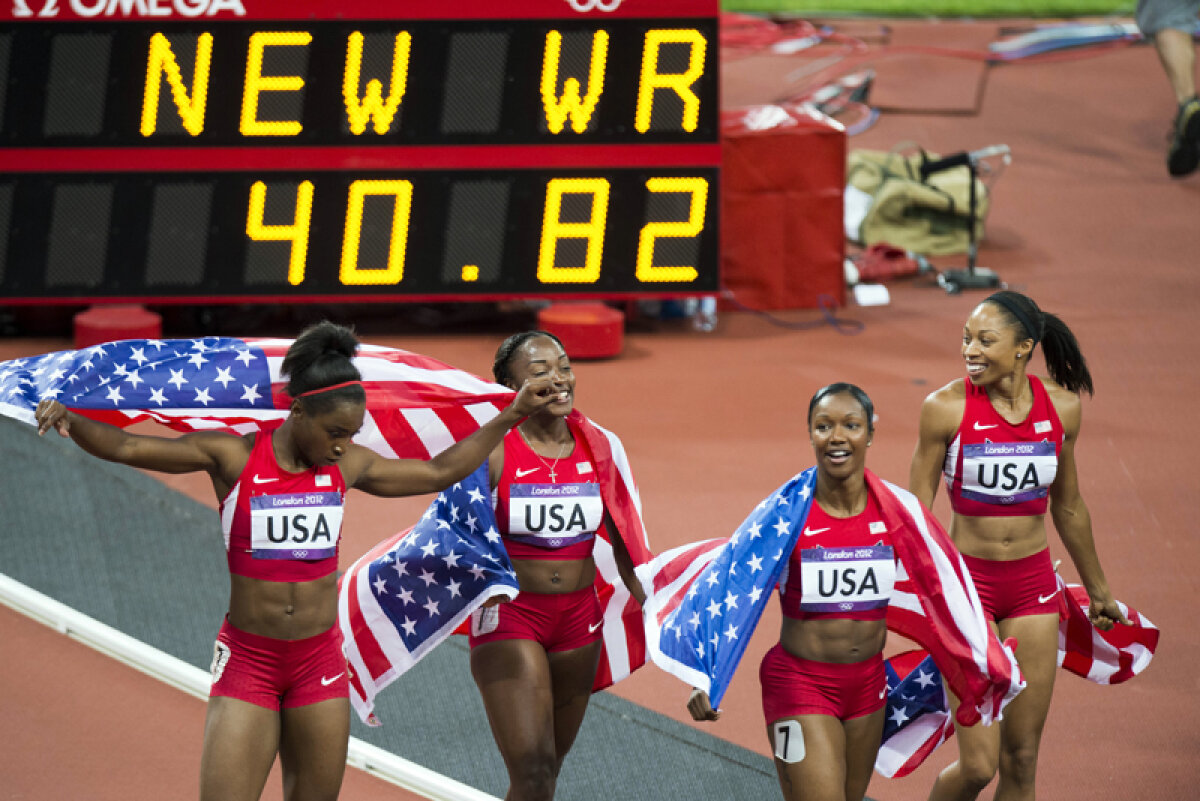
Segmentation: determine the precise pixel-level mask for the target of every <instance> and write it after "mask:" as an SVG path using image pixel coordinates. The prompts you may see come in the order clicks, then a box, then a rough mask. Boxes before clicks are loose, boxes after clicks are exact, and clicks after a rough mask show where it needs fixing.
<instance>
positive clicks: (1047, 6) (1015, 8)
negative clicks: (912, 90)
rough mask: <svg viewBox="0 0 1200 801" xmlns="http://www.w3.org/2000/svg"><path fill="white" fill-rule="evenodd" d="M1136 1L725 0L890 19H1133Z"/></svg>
mask: <svg viewBox="0 0 1200 801" xmlns="http://www.w3.org/2000/svg"><path fill="white" fill-rule="evenodd" d="M1135 4H1136V3H1135V0H920V1H919V2H912V0H721V9H722V10H723V11H742V12H751V13H762V14H788V15H799V16H802V17H821V16H832V15H852V16H886V17H973V18H984V17H1094V16H1106V15H1110V14H1118V15H1121V16H1132V15H1133V10H1134V6H1135Z"/></svg>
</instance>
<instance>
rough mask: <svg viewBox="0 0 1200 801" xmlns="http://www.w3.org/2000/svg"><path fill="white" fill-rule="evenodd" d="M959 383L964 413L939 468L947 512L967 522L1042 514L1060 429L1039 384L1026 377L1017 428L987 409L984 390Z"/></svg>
mask: <svg viewBox="0 0 1200 801" xmlns="http://www.w3.org/2000/svg"><path fill="white" fill-rule="evenodd" d="M964 384H965V385H966V386H965V391H966V395H967V402H966V408H965V409H964V411H963V419H962V422H961V423H959V426H958V432H957V433H956V434H955V435H954V441H953V442H951V443H950V447H949V448H947V449H946V463H945V465H943V467H942V473H943V474H944V475H945V477H946V488H947V490H948V492H949V494H950V507H951V508H952V509H953V510H954V511H955V513H957V514H960V515H966V516H968V517H1018V516H1020V517H1024V516H1029V515H1044V514H1045V513H1046V507H1047V505H1048V501H1049V494H1050V485H1051V484H1053V483H1054V478H1055V476H1057V475H1058V454H1059V453H1060V452H1061V451H1062V444H1063V427H1062V422H1061V421H1059V419H1058V412H1057V411H1055V409H1054V404H1053V403H1052V402H1051V401H1050V395H1049V394H1048V393H1047V392H1046V388H1045V386H1043V385H1042V381H1041V379H1039V378H1037V377H1035V376H1030V377H1029V386H1030V389H1032V390H1033V408H1032V409H1030V410H1029V415H1028V416H1027V417H1026V418H1025V419H1024V420H1023V421H1022V422H1020V423H1017V424H1013V423H1010V422H1008V421H1007V420H1005V419H1004V418H1003V417H1001V416H1000V414H999V413H998V412H997V411H996V410H995V409H993V408H992V402H991V400H989V398H988V394H987V390H986V389H985V388H983V387H977V386H975V385H973V384H972V383H971V381H970V379H967V380H966V381H964Z"/></svg>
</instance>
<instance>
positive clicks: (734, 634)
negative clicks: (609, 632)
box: [638, 468, 816, 709]
mask: <svg viewBox="0 0 1200 801" xmlns="http://www.w3.org/2000/svg"><path fill="white" fill-rule="evenodd" d="M815 482H816V469H815V468H809V469H808V470H805V471H804V472H803V473H800V474H799V475H797V476H794V477H793V478H792V479H790V480H789V481H788V482H787V483H785V484H784V485H783V486H782V487H780V488H779V489H777V490H776V491H775V492H773V493H771V494H770V495H769V496H767V497H766V498H765V499H764V500H763V501H762V502H761V503H759V504H758V506H757V507H755V509H754V511H752V512H751V513H750V515H749V516H748V517H747V518H746V519H745V521H743V522H742V524H741V525H740V526H739V527H738V529H737V530H736V531H735V532H734V534H733V536H732V537H730V538H728V539H727V540H725V539H718V540H709V541H707V542H705V543H694V544H691V545H685V546H682V547H680V548H675V549H673V550H671V551H667V552H666V553H664V554H662V555H660V556H658V557H657V558H655V559H654V560H652V561H651V562H650V563H649V564H648V565H644V566H642V567H640V568H639V569H638V575H639V577H640V578H641V580H642V584H643V585H645V586H647V587H650V588H652V589H653V591H652V592H651V593H650V594H649V596H648V597H647V599H646V638H647V646H648V648H649V650H650V654H651V658H652V659H653V660H654V662H655V663H656V664H657V665H658V666H659V667H661V668H663V669H664V670H666V671H667V672H668V673H671V674H672V675H674V676H677V677H678V678H680V679H682V680H683V681H684V682H687V683H688V684H690V685H692V686H693V687H699V688H700V689H702V690H704V691H705V692H706V693H708V696H709V699H710V702H711V703H712V705H713V708H714V709H715V708H717V706H718V705H719V704H720V703H721V698H722V697H723V696H724V694H725V690H726V689H727V688H728V687H729V682H730V681H731V680H732V678H733V674H734V671H735V670H736V669H737V666H738V662H739V661H740V660H741V658H742V654H743V653H744V652H745V650H746V645H747V644H748V643H749V640H750V636H751V634H753V632H754V628H755V626H757V625H758V621H759V618H761V617H762V613H763V610H764V609H765V608H766V605H767V603H768V602H769V600H770V596H771V593H772V591H773V590H774V589H775V586H776V585H777V584H778V583H779V576H780V573H781V572H782V570H783V567H784V565H785V564H786V563H787V559H788V557H789V556H790V555H791V552H792V548H793V547H794V546H795V542H796V536H797V534H798V532H799V531H800V529H801V527H802V526H803V525H804V521H805V520H806V519H807V518H808V510H809V507H810V506H811V505H812V495H813V487H814V485H815Z"/></svg>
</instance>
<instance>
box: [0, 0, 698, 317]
mask: <svg viewBox="0 0 1200 801" xmlns="http://www.w3.org/2000/svg"><path fill="white" fill-rule="evenodd" d="M0 2H7V3H10V4H11V5H10V6H9V7H8V8H3V9H0V304H50V303H78V302H96V301H106V302H118V301H121V302H153V303H233V302H237V303H256V302H271V303H277V302H291V303H297V302H299V303H304V302H330V301H346V302H364V301H392V302H396V301H416V300H420V301H435V300H498V299H505V298H518V297H545V298H582V297H594V298H617V297H639V296H647V297H679V296H687V295H701V294H710V293H714V292H716V291H717V288H718V265H719V257H718V243H717V231H718V218H717V209H718V206H719V203H718V199H719V197H718V189H719V187H718V179H719V166H720V142H719V132H718V118H719V114H718V107H717V102H718V101H717V98H718V69H717V65H718V61H719V52H718V42H717V34H718V30H717V14H718V4H717V0H519V1H518V2H506V3H505V2H495V0H454V1H453V2H447V3H431V2H429V1H428V0H394V1H393V2H387V0H349V1H342V2H334V0H0Z"/></svg>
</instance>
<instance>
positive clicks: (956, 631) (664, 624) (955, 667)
mask: <svg viewBox="0 0 1200 801" xmlns="http://www.w3.org/2000/svg"><path fill="white" fill-rule="evenodd" d="M815 482H816V469H815V468H809V469H808V470H806V471H804V472H802V473H800V474H798V475H796V476H794V477H793V478H792V479H790V480H789V481H788V482H787V483H785V484H784V485H783V486H782V487H780V488H779V489H778V490H776V491H775V492H773V493H772V494H771V495H769V496H767V498H766V499H765V500H763V501H762V502H761V503H760V504H759V505H758V506H757V507H756V508H755V509H754V511H752V512H751V513H750V515H749V516H748V517H747V518H746V520H745V521H744V522H743V523H742V525H741V526H740V527H739V528H738V529H737V531H736V532H735V533H734V534H733V536H732V537H730V538H728V539H727V540H711V541H708V542H706V543H701V544H698V545H688V546H683V547H681V548H676V549H674V550H672V551H668V552H666V553H664V554H661V555H660V556H659V557H657V558H656V559H655V560H654V561H653V562H652V563H651V564H650V565H649V566H647V567H645V568H641V569H640V570H642V571H645V572H644V574H643V575H642V583H643V584H646V585H647V586H648V587H650V588H652V590H653V591H652V594H651V596H650V597H649V599H648V600H647V603H646V628H647V632H646V640H647V644H648V646H649V648H650V654H651V658H652V659H653V660H654V662H655V663H656V664H657V665H659V667H661V668H663V669H664V670H666V671H667V672H668V673H671V674H672V675H674V676H677V677H678V678H680V679H682V680H683V681H685V682H687V683H688V684H690V685H692V686H694V687H699V688H700V689H702V690H704V691H705V692H707V693H708V696H709V699H710V702H711V703H712V705H713V707H714V708H717V707H718V705H719V704H720V701H721V698H722V696H723V695H724V693H725V690H726V688H727V687H728V686H729V682H730V680H731V679H732V678H733V672H734V670H735V669H736V668H737V664H738V661H739V660H740V658H741V656H742V653H743V652H744V651H745V648H746V643H747V641H748V640H749V638H750V636H751V634H752V633H753V631H754V628H755V626H756V625H757V623H758V621H759V619H760V618H761V616H762V612H763V609H764V608H765V607H766V604H767V602H768V601H769V598H770V595H771V593H772V591H773V590H774V589H775V587H776V585H777V584H778V582H779V575H780V573H781V572H782V570H783V566H784V564H785V563H786V561H787V559H788V557H789V556H790V555H791V552H792V549H793V548H794V547H795V542H796V538H797V536H798V535H799V532H800V529H801V528H803V526H804V523H805V520H806V519H807V516H808V510H809V508H810V506H811V504H812V494H813V488H814V486H815ZM867 487H868V491H870V492H871V493H872V494H873V495H874V496H875V498H876V500H877V501H878V503H879V508H880V512H881V514H882V517H883V521H884V523H885V524H886V525H887V528H888V532H889V534H890V535H891V538H892V543H893V546H894V547H895V551H896V557H897V562H898V564H897V568H896V587H895V590H894V592H893V595H892V599H891V601H890V603H889V606H888V615H887V625H888V628H890V629H891V630H893V631H896V632H897V633H899V634H903V635H904V636H906V637H909V638H910V639H913V640H915V641H916V642H917V643H919V644H920V645H922V646H924V647H926V648H927V649H929V650H930V652H932V653H933V655H934V658H935V660H936V661H937V662H938V663H939V664H940V665H941V666H942V672H943V673H944V674H945V675H946V676H947V680H948V682H949V683H950V686H951V687H952V689H954V691H955V692H956V693H957V694H958V696H959V697H960V698H964V699H967V703H963V704H962V705H961V706H960V707H959V713H958V716H959V718H960V720H961V721H962V722H963V723H964V724H965V725H971V724H974V723H976V722H979V721H981V720H982V721H983V722H984V723H985V724H987V723H990V722H991V721H992V720H995V719H997V718H998V717H999V716H1000V712H1001V710H1002V709H1003V707H1004V706H1005V705H1006V704H1008V702H1009V701H1011V700H1012V699H1013V698H1014V697H1016V694H1017V693H1018V692H1020V691H1021V689H1022V688H1023V687H1024V686H1025V684H1024V680H1023V679H1022V678H1021V672H1020V669H1019V668H1018V667H1017V663H1016V659H1015V658H1014V657H1013V653H1012V649H1011V648H1010V647H1009V646H1008V645H1007V644H1004V643H1001V642H1000V641H999V640H998V639H997V638H996V636H995V635H994V634H993V633H992V632H991V630H990V629H989V628H988V626H987V624H986V623H985V622H984V618H983V608H982V606H981V605H980V603H979V598H978V596H977V595H976V593H975V588H974V585H973V584H972V583H971V580H970V577H969V574H968V573H967V569H966V566H965V565H964V564H963V562H962V558H961V557H960V556H959V555H958V552H957V551H956V550H955V549H954V546H953V544H952V543H951V542H950V539H949V537H947V536H946V534H945V532H944V531H942V529H941V527H940V526H939V525H938V524H937V521H936V520H934V519H933V517H932V516H931V515H930V514H929V513H928V511H927V510H925V509H924V507H922V506H921V505H920V503H919V502H918V501H917V499H916V497H915V496H913V495H912V493H910V492H908V491H907V490H904V489H901V488H900V487H897V486H896V485H894V484H890V483H888V482H886V481H882V480H880V479H878V478H876V477H875V475H874V474H873V473H871V472H870V471H869V470H868V471H867Z"/></svg>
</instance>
